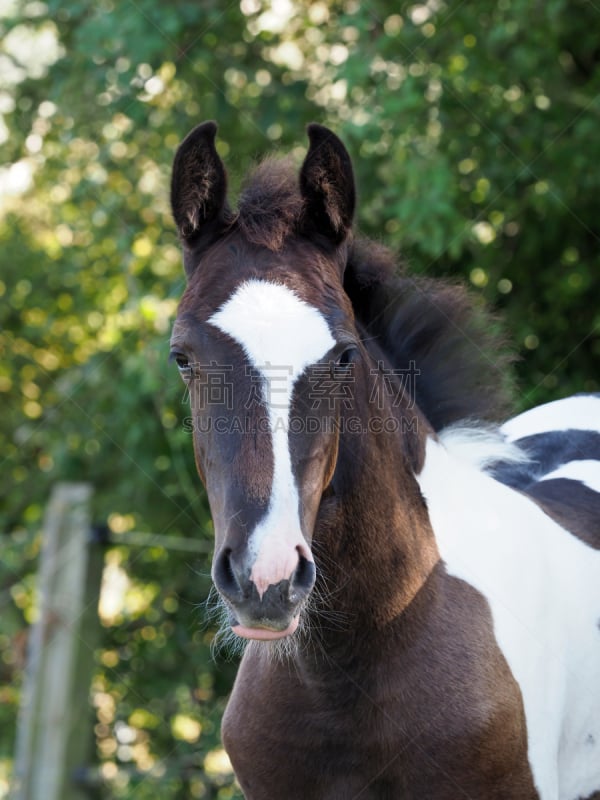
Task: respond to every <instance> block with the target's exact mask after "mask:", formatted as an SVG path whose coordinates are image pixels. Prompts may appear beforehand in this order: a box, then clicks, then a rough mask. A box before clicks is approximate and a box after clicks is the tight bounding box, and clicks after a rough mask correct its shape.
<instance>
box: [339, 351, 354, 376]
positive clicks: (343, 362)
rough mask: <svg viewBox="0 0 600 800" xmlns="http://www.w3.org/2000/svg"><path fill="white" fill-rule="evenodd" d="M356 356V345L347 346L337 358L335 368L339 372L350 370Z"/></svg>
mask: <svg viewBox="0 0 600 800" xmlns="http://www.w3.org/2000/svg"><path fill="white" fill-rule="evenodd" d="M357 356H358V350H357V348H356V347H347V348H346V349H345V350H344V352H343V353H342V355H341V356H340V357H339V358H338V360H337V363H336V369H337V370H338V371H339V372H341V373H345V372H350V370H351V369H352V367H353V366H354V362H355V361H356V357H357Z"/></svg>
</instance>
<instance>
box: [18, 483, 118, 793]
mask: <svg viewBox="0 0 600 800" xmlns="http://www.w3.org/2000/svg"><path fill="white" fill-rule="evenodd" d="M91 496H92V488H91V486H90V485H89V484H85V483H62V484H58V485H57V486H55V487H54V489H53V492H52V495H51V498H50V502H49V504H48V507H47V510H46V516H45V518H44V527H43V540H42V550H41V556H40V566H39V572H38V616H37V621H36V622H35V623H34V625H33V627H32V630H31V635H30V640H29V648H28V657H27V666H26V672H25V680H24V686H23V697H22V701H21V712H20V718H19V726H18V731H17V745H16V754H15V768H14V779H13V784H12V787H11V794H10V797H11V798H14V800H83V798H89V796H90V795H89V794H88V793H86V791H85V790H84V789H83V788H82V787H81V786H78V785H77V781H76V780H74V776H75V775H76V773H77V771H78V770H81V769H82V768H84V767H85V766H86V765H87V763H88V759H89V758H90V757H91V755H92V752H93V751H92V743H93V733H92V729H93V717H92V712H91V707H90V703H89V693H90V684H91V679H92V673H93V658H94V647H95V646H96V644H97V641H98V632H99V621H98V596H99V592H100V581H101V575H102V565H103V550H102V547H101V545H100V544H98V543H93V542H92V540H91V535H90V531H91V525H90V499H91Z"/></svg>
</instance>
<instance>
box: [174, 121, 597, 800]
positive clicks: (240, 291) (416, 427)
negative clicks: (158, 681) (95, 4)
mask: <svg viewBox="0 0 600 800" xmlns="http://www.w3.org/2000/svg"><path fill="white" fill-rule="evenodd" d="M215 132H216V128H215V126H214V125H213V124H212V123H208V124H205V125H203V126H200V127H199V128H198V129H196V130H195V131H194V132H192V134H190V136H189V137H188V138H187V139H186V140H185V142H184V143H183V144H182V146H181V147H180V149H179V151H178V154H177V156H176V159H175V164H174V172H173V184H172V205H173V212H174V217H175V220H176V223H177V225H178V229H179V233H180V236H181V239H182V243H183V248H184V263H185V266H186V271H187V273H188V279H189V280H188V287H187V289H186V292H185V295H184V297H183V299H182V303H181V305H180V310H179V314H178V319H177V321H176V325H175V328H174V333H173V337H172V350H173V355H174V358H175V359H176V360H177V363H178V366H179V368H180V371H181V374H182V377H183V378H184V380H186V382H187V383H188V385H189V386H190V397H191V400H192V411H193V414H194V422H195V426H194V427H195V432H194V448H195V453H196V460H197V464H198V470H199V473H200V475H201V477H202V478H203V480H204V482H205V484H206V487H207V492H208V497H209V502H210V505H211V511H212V514H213V519H214V523H215V535H216V548H215V559H214V564H213V578H214V580H215V584H216V586H217V588H218V589H219V592H220V593H221V595H222V597H223V599H224V601H225V606H226V608H227V613H228V617H229V624H230V625H231V627H232V629H233V631H234V632H235V633H237V634H238V635H239V636H242V637H244V638H247V639H250V640H251V641H250V642H249V644H248V646H247V648H246V651H245V654H244V656H243V659H242V663H241V665H240V670H239V673H238V676H237V679H236V683H235V686H234V690H233V693H232V696H231V699H230V702H229V704H228V707H227V711H226V713H225V716H224V720H223V740H224V744H225V747H226V749H227V752H228V753H229V755H230V758H231V760H232V763H233V766H234V769H235V772H236V775H237V777H238V779H239V782H240V784H241V786H242V789H243V791H244V794H245V796H246V798H247V799H248V800H267V798H269V799H270V798H274V797H277V798H286V800H295V798H298V800H300V798H302V800H306V798H314V800H342V799H343V800H347V799H348V800H349V799H350V798H363V799H366V800H368V799H371V800H386V798H390V800H392V798H393V800H423V798H427V799H428V800H446V799H447V800H455V798H458V797H466V798H481V799H482V800H483V798H485V800H495V798H497V799H498V800H500V799H501V798H503V799H506V800H508V798H510V800H533V799H534V798H541V800H587V799H588V798H594V797H597V796H600V795H598V794H595V793H598V792H600V685H599V682H598V676H599V675H600V629H599V627H598V620H599V619H600V540H599V538H598V537H599V533H598V519H599V517H600V502H599V501H598V497H599V495H598V493H597V491H596V490H597V489H598V488H600V487H599V486H598V480H599V479H598V478H597V477H594V476H595V475H597V472H594V467H595V466H596V463H595V462H596V459H597V458H598V455H599V453H600V450H593V449H592V448H590V446H589V442H588V444H587V445H586V446H585V447H583V450H582V449H581V448H579V450H574V448H573V442H574V441H578V440H577V436H576V435H573V430H575V432H577V431H579V433H583V431H584V430H585V431H586V432H588V440H589V438H590V437H592V439H593V436H594V435H595V434H593V433H590V432H589V431H590V430H594V431H598V429H599V428H600V424H599V421H600V398H594V397H590V398H574V399H572V400H569V401H562V404H561V403H559V404H558V405H557V404H551V405H553V408H552V409H549V410H548V409H546V410H544V409H543V408H542V409H538V410H536V411H532V412H528V414H525V415H521V417H517V418H516V419H515V420H512V421H511V422H509V423H507V424H506V425H505V427H504V429H502V430H500V431H497V430H491V429H490V428H489V427H488V428H482V427H477V426H474V425H473V424H471V425H470V426H467V427H465V426H462V427H461V426H460V425H459V424H458V423H459V421H460V420H461V419H464V418H473V417H478V418H486V417H490V416H495V415H497V414H498V412H499V406H498V405H494V400H495V399H496V398H495V397H494V396H495V395H498V396H500V395H501V394H502V392H501V388H500V387H499V383H500V382H499V380H498V378H497V376H496V375H495V370H496V366H495V364H493V363H491V362H489V361H486V359H485V358H482V356H481V353H482V351H485V346H486V345H490V346H492V347H493V346H494V345H495V344H496V341H495V340H494V338H493V336H491V334H489V333H488V332H486V327H485V325H486V323H485V321H483V323H480V322H478V321H477V314H476V313H475V311H474V310H473V309H472V308H471V306H470V304H469V302H468V300H467V299H466V296H465V295H464V294H462V293H461V291H460V290H458V289H456V287H451V286H447V285H443V284H439V285H438V284H434V283H432V282H427V281H422V282H420V283H419V282H418V281H415V280H414V279H412V278H402V277H400V278H396V277H393V274H392V273H393V262H392V261H391V259H390V258H389V255H388V254H387V252H386V251H384V250H383V249H382V248H379V247H378V246H376V245H373V244H372V243H371V244H367V245H365V244H364V243H360V242H353V241H352V238H351V235H350V226H351V221H352V215H353V211H354V184H353V177H352V169H351V164H350V159H349V156H348V154H347V152H346V150H345V148H344V147H343V145H342V144H341V142H340V141H339V140H338V139H337V138H336V137H335V136H333V134H331V133H330V132H329V131H327V130H326V129H323V128H320V127H319V126H312V127H311V128H310V129H309V133H310V138H311V145H310V148H309V152H308V154H307V157H306V159H305V162H304V164H303V166H302V169H301V171H300V176H299V182H298V183H297V182H296V179H295V178H293V176H292V173H291V172H290V169H289V167H288V166H282V165H281V164H279V163H278V162H268V163H267V164H266V165H263V166H262V167H260V168H259V170H258V172H257V173H256V174H255V175H254V177H253V179H252V180H251V181H250V182H249V184H248V185H247V186H246V188H245V189H244V190H243V192H242V196H241V198H240V202H239V206H238V210H237V211H236V212H234V211H232V210H231V209H230V208H229V206H228V204H227V200H226V183H225V172H224V168H223V165H222V163H221V161H220V159H219V157H218V156H217V153H216V150H215V148H214V138H215ZM496 357H497V354H495V358H496ZM500 365H501V368H502V362H501V361H500ZM215 377H217V378H218V381H220V383H218V386H217V388H220V389H221V390H222V391H221V393H220V400H219V399H215V394H214V391H213V390H214V389H215V386H214V379H215ZM565 418H567V419H569V420H570V422H569V425H568V426H565V424H564V422H563V420H564V419H565ZM574 418H576V419H577V420H579V421H578V422H577V421H574ZM217 423H219V424H217ZM448 426H449V427H448ZM584 426H585V428H584ZM570 434H571V435H570ZM548 437H550V438H552V437H554V439H553V440H552V446H547V445H545V444H544V442H546V441H547V440H548ZM557 437H558V438H557ZM511 442H514V443H511ZM581 453H583V455H584V456H585V458H582V455H581ZM574 498H575V499H574ZM252 640H256V641H252ZM260 640H263V641H260Z"/></svg>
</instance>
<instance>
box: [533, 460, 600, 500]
mask: <svg viewBox="0 0 600 800" xmlns="http://www.w3.org/2000/svg"><path fill="white" fill-rule="evenodd" d="M555 478H566V479H567V480H569V481H579V482H580V483H583V484H584V486H587V487H588V489H592V490H593V491H594V492H600V461H596V460H594V459H592V458H582V459H580V460H578V461H568V462H567V463H566V464H562V465H561V466H560V467H557V469H554V470H552V472H549V473H548V474H547V475H544V476H543V477H541V478H540V479H539V480H540V481H551V480H554V479H555Z"/></svg>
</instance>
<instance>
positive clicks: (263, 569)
mask: <svg viewBox="0 0 600 800" xmlns="http://www.w3.org/2000/svg"><path fill="white" fill-rule="evenodd" d="M208 321H209V322H210V324H211V325H214V326H215V327H217V328H219V330H221V331H223V333H226V334H227V335H229V336H231V337H232V339H235V341H236V342H237V343H238V344H239V345H240V346H241V347H242V348H243V349H244V352H245V353H246V356H247V358H248V360H249V361H250V363H251V365H252V367H253V368H254V369H255V370H256V371H257V373H258V374H259V375H260V376H261V378H262V384H263V393H264V400H265V404H266V406H267V410H268V414H269V423H270V429H271V438H272V442H273V485H272V487H271V499H270V503H269V509H268V511H267V514H266V516H265V517H264V519H262V520H261V522H259V524H258V525H257V526H256V528H255V530H254V531H253V532H252V533H251V535H250V541H249V547H248V549H249V552H250V556H251V558H252V560H253V567H252V573H251V577H252V579H253V581H254V583H255V584H256V587H257V589H258V591H259V593H260V594H261V596H262V594H263V593H264V592H265V591H266V589H267V588H268V586H269V585H270V584H275V583H278V582H279V581H280V580H283V579H285V578H289V577H290V575H291V574H292V572H293V571H294V569H295V567H296V564H297V563H298V550H297V548H302V552H303V553H304V555H307V554H308V546H307V544H306V542H305V540H304V537H303V536H302V531H301V527H300V517H299V498H298V488H297V486H296V484H295V481H294V476H293V474H292V462H291V457H290V450H289V443H288V430H289V417H290V405H291V400H292V392H293V388H294V384H295V382H296V380H297V379H298V377H299V376H300V375H301V374H302V372H303V371H304V370H305V369H306V367H308V366H310V365H311V364H314V363H315V362H317V361H319V360H320V359H322V358H323V356H325V355H326V353H327V352H328V351H329V350H330V349H331V348H332V347H333V345H334V344H335V340H334V339H333V337H332V335H331V332H330V330H329V327H328V325H327V322H326V320H325V318H324V317H323V315H322V314H321V313H320V312H319V311H318V310H317V309H316V308H314V307H313V306H311V305H309V304H308V303H305V302H304V301H303V300H301V299H300V298H299V297H298V296H297V295H296V294H295V293H294V292H293V291H292V290H291V289H289V288H288V287H287V286H283V285H282V284H278V283H272V282H270V281H260V280H250V281H245V282H244V283H242V284H240V286H239V287H238V288H237V289H236V291H235V292H234V294H233V295H232V296H231V297H230V298H229V300H227V302H226V303H224V305H223V306H221V308H220V309H219V310H218V311H216V312H215V313H214V314H213V315H212V317H210V319H209V320H208Z"/></svg>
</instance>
